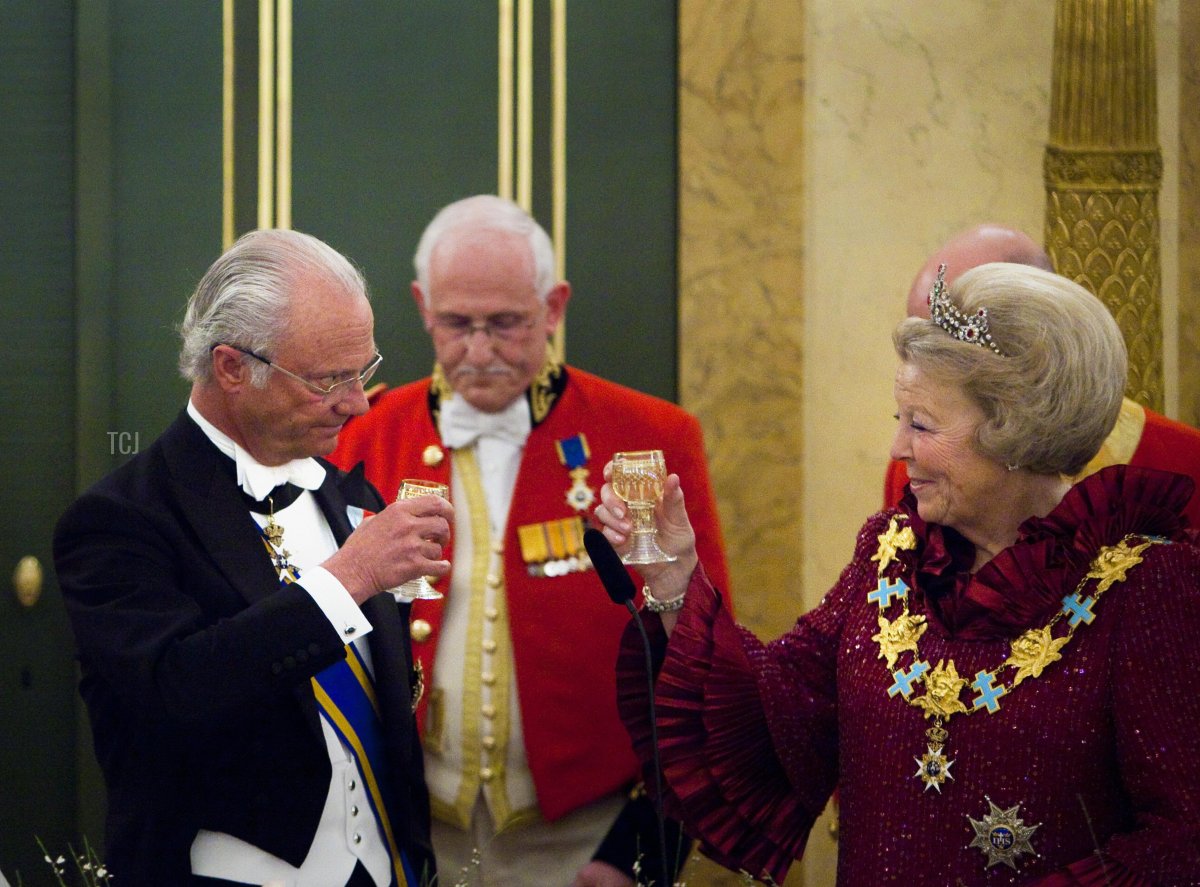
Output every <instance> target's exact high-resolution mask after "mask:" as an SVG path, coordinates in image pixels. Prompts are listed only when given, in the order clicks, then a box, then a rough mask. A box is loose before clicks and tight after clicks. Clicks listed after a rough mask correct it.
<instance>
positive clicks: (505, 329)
mask: <svg viewBox="0 0 1200 887" xmlns="http://www.w3.org/2000/svg"><path fill="white" fill-rule="evenodd" d="M536 320H537V318H536V317H530V316H528V315H526V314H511V313H506V314H491V315H489V316H487V317H485V318H484V319H483V320H472V319H471V318H469V317H463V316H462V315H461V314H439V315H437V316H436V317H434V319H433V321H432V323H431V325H432V326H433V327H434V329H438V330H441V331H442V333H443V334H445V336H446V337H447V338H450V339H469V338H471V336H473V335H475V334H476V333H479V332H481V333H484V334H485V335H487V337H488V338H489V339H499V340H500V341H502V342H513V341H515V340H517V339H519V338H521V336H522V335H524V333H525V331H526V330H527V329H529V328H530V327H531V326H533V324H534V322H535V321H536Z"/></svg>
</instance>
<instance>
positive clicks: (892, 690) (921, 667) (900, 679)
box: [888, 662, 929, 699]
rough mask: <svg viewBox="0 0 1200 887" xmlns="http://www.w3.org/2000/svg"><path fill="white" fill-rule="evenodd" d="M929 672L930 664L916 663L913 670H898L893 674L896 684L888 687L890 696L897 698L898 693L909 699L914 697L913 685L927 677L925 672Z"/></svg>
mask: <svg viewBox="0 0 1200 887" xmlns="http://www.w3.org/2000/svg"><path fill="white" fill-rule="evenodd" d="M927 671H929V663H928V662H914V663H913V664H912V668H910V669H909V670H908V671H905V670H904V669H902V668H901V669H897V670H896V671H894V672H892V677H894V678H895V679H896V683H894V684H892V685H891V686H890V687H888V696H895V695H896V694H897V693H903V694H904V698H905V699H907V698H908V697H909V696H911V695H912V691H913V684H915V683H916V682H917V681H919V680H921V678H923V677H925V672H927Z"/></svg>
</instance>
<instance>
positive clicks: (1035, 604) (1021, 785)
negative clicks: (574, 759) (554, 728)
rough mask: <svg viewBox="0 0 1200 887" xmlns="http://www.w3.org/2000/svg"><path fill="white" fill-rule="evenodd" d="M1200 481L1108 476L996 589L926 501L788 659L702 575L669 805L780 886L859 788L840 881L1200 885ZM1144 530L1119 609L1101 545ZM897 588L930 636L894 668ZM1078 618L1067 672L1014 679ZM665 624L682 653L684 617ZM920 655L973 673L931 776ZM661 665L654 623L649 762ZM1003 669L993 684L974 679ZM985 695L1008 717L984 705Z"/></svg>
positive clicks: (861, 561)
mask: <svg viewBox="0 0 1200 887" xmlns="http://www.w3.org/2000/svg"><path fill="white" fill-rule="evenodd" d="M1191 488H1192V483H1191V482H1190V481H1189V480H1187V479H1186V478H1183V477H1181V476H1177V475H1172V474H1166V473H1163V472H1157V471H1152V470H1148V469H1133V468H1129V467H1127V466H1114V467H1112V468H1108V469H1105V470H1103V471H1101V472H1099V473H1097V474H1095V475H1092V476H1091V477H1089V478H1087V479H1085V480H1083V481H1081V482H1080V483H1078V484H1076V485H1075V486H1074V487H1073V488H1072V489H1071V490H1070V491H1069V492H1068V493H1067V495H1066V496H1065V497H1064V499H1063V501H1062V502H1061V503H1060V504H1059V506H1058V507H1057V508H1056V509H1055V510H1054V511H1053V512H1052V513H1051V514H1050V515H1049V516H1047V517H1046V518H1044V519H1030V520H1028V521H1026V522H1025V523H1024V524H1023V525H1022V526H1021V529H1020V538H1019V539H1018V541H1017V542H1016V543H1015V544H1014V545H1013V546H1011V547H1010V548H1008V549H1006V550H1005V551H1003V552H1002V553H1000V554H999V555H997V556H996V557H995V558H994V559H993V560H992V561H991V562H989V563H988V564H987V565H986V566H985V567H983V568H982V569H981V570H979V572H978V573H977V574H975V575H973V576H972V575H971V574H970V573H969V570H968V568H969V566H970V564H971V562H972V559H973V556H974V550H973V548H972V546H971V544H970V543H968V542H966V541H965V540H964V539H963V538H962V537H960V536H958V535H957V534H956V533H954V532H953V531H950V530H947V529H945V528H942V527H939V526H936V525H926V524H925V523H924V522H922V521H921V519H920V518H919V517H918V516H917V514H916V506H915V502H914V500H913V499H912V497H911V494H908V495H906V497H905V499H904V500H903V501H902V502H901V504H900V506H899V507H898V508H896V509H892V510H889V511H884V512H881V513H879V514H877V515H875V516H874V517H872V518H871V519H870V520H869V521H867V523H866V525H865V526H864V527H863V528H862V530H861V531H860V532H859V535H858V541H857V545H856V549H855V553H854V559H853V561H852V562H851V563H850V565H849V566H848V567H846V569H845V570H844V571H843V573H842V575H841V577H840V579H839V580H838V583H837V584H836V585H835V586H834V588H833V589H832V590H831V591H830V592H829V593H828V594H827V595H826V596H825V599H824V600H823V601H822V603H821V605H820V606H819V607H817V608H816V609H814V610H813V611H812V612H810V613H807V614H805V615H804V616H803V617H801V618H800V619H799V620H798V621H797V623H796V625H795V627H794V628H793V629H792V630H791V631H790V632H789V633H788V634H786V635H784V636H783V637H781V638H779V639H778V640H775V641H773V642H771V643H769V644H766V645H764V644H762V643H761V642H760V641H758V640H757V639H756V638H755V637H754V636H753V635H752V634H751V633H750V632H749V631H747V630H745V629H743V628H741V627H740V626H737V625H735V624H734V623H733V621H732V620H731V619H730V618H729V615H728V612H727V611H726V610H725V609H724V608H723V607H722V606H721V604H720V601H719V599H718V598H717V597H716V595H714V594H713V593H712V591H711V587H710V585H709V583H708V580H707V579H706V578H705V576H704V574H703V570H701V569H697V571H696V573H695V575H694V576H693V578H692V582H691V586H690V587H689V589H688V595H687V603H686V605H685V607H684V608H683V610H682V611H681V613H680V619H679V622H678V625H677V627H676V629H675V631H674V632H673V633H672V635H671V638H670V643H669V645H667V648H666V652H665V660H664V661H663V662H662V666H661V670H660V672H659V677H658V681H657V706H658V738H659V746H660V749H661V756H662V762H663V769H664V779H665V783H666V788H665V795H666V797H665V803H666V807H667V811H668V813H669V814H671V815H674V816H677V817H679V818H680V819H682V820H683V821H684V822H685V823H686V824H687V827H688V830H689V832H690V833H691V834H692V835H693V836H695V837H697V838H699V839H700V840H701V842H702V843H703V845H704V846H705V848H706V852H708V854H709V855H710V856H712V857H713V858H715V859H716V860H718V861H719V862H721V863H722V864H724V865H726V866H728V867H730V868H732V869H734V870H738V869H741V870H745V871H748V872H750V873H752V874H755V875H762V874H764V873H766V874H769V875H770V876H771V877H773V878H775V880H777V881H782V880H783V877H784V875H785V874H786V872H787V869H788V867H789V865H790V864H791V863H792V861H793V860H794V859H797V858H799V857H800V856H801V854H802V853H803V851H804V845H805V842H806V840H807V838H808V832H809V829H810V828H811V827H812V824H813V822H814V820H815V819H816V817H817V816H818V815H819V814H820V813H821V811H822V810H823V809H824V806H825V803H826V801H827V800H828V799H829V796H830V794H831V792H832V791H833V789H834V786H835V785H836V786H837V787H838V793H839V801H840V830H839V858H838V884H839V885H841V887H860V885H876V884H891V883H897V884H905V885H930V887H933V885H936V887H947V885H957V884H962V885H999V884H1022V885H1030V884H1040V885H1054V887H1058V885H1073V884H1087V885H1090V884H1101V885H1102V884H1111V885H1141V884H1158V885H1164V887H1182V885H1189V884H1193V885H1197V884H1200V664H1198V663H1200V546H1197V545H1196V544H1195V543H1196V539H1197V537H1196V534H1195V533H1194V532H1192V531H1188V530H1185V529H1183V521H1182V519H1181V518H1180V513H1181V511H1182V508H1183V506H1184V503H1185V502H1186V501H1187V499H1188V496H1189V495H1190V492H1191ZM901 514H902V515H905V517H903V518H899V519H898V521H897V522H896V523H897V525H898V526H900V527H903V526H905V525H907V526H910V527H911V528H912V530H913V534H912V535H913V538H912V541H911V542H910V545H909V547H908V548H907V549H904V548H901V549H900V550H898V551H897V552H896V556H895V558H886V557H885V558H882V560H883V562H884V563H885V567H884V568H883V569H882V575H881V571H880V568H879V560H880V556H879V552H880V551H881V547H882V546H881V540H880V536H881V535H886V532H887V530H888V528H889V525H890V524H892V521H891V519H892V518H893V517H894V516H896V515H901ZM1129 534H1140V535H1139V536H1136V537H1134V538H1132V540H1131V542H1130V544H1133V543H1138V544H1142V543H1144V542H1146V541H1148V539H1146V538H1144V537H1157V538H1156V540H1155V541H1154V542H1153V544H1150V545H1148V546H1146V547H1145V548H1144V550H1142V551H1141V553H1140V557H1141V561H1140V562H1138V563H1136V564H1135V565H1133V566H1130V567H1129V568H1128V569H1126V570H1124V571H1123V572H1122V571H1118V575H1117V576H1116V577H1112V576H1111V575H1110V579H1112V581H1111V583H1110V585H1109V587H1108V588H1107V589H1106V590H1104V592H1103V594H1102V595H1101V594H1099V593H1098V592H1097V585H1098V580H1097V579H1091V580H1088V581H1087V582H1086V583H1084V585H1083V586H1082V587H1081V586H1080V582H1081V580H1082V579H1083V578H1084V577H1085V576H1086V574H1087V573H1088V572H1089V569H1091V566H1090V565H1091V563H1092V561H1093V559H1094V558H1095V557H1096V555H1097V553H1098V552H1099V550H1100V549H1101V548H1102V547H1104V546H1112V545H1114V544H1116V543H1119V542H1121V541H1122V540H1123V539H1126V538H1127V537H1129ZM1158 540H1161V541H1158ZM1167 540H1172V541H1167ZM913 543H915V544H913ZM873 556H874V557H875V558H876V559H875V560H873V559H872V558H873ZM1121 575H1123V576H1124V578H1123V579H1122V578H1120V576H1121ZM881 580H882V581H881ZM897 580H902V581H903V583H904V584H905V585H906V586H907V589H908V590H907V604H906V606H907V610H908V611H909V613H910V614H911V615H912V616H914V617H920V616H923V617H925V625H926V626H927V628H926V630H925V631H924V633H923V634H922V635H921V636H920V638H919V640H918V642H917V649H916V651H915V652H914V651H905V652H902V653H900V654H899V655H898V657H897V658H896V661H895V662H894V663H893V664H892V667H890V668H889V665H888V663H887V662H886V661H885V657H884V656H883V654H882V653H881V649H880V644H879V643H877V641H876V640H874V639H873V638H874V637H875V636H877V635H879V634H881V633H882V632H881V629H882V623H881V621H880V617H881V614H883V615H887V616H888V617H889V618H894V617H895V615H897V614H898V612H899V610H900V606H899V605H897V604H896V598H894V597H892V598H888V597H887V596H886V595H884V594H878V593H877V594H876V595H875V596H874V599H870V598H869V597H868V595H869V594H870V593H871V592H877V590H878V589H879V588H893V589H898V588H899V586H898V585H896V584H895V583H896V581H897ZM1077 591H1079V592H1080V594H1079V596H1078V598H1075V597H1074V595H1075V593H1076V592H1077ZM1067 598H1070V599H1072V600H1075V601H1076V604H1075V606H1074V607H1066V606H1065V604H1064V599H1067ZM1088 598H1091V599H1092V600H1091V603H1090V604H1089V603H1088ZM884 599H886V600H888V601H890V602H891V605H890V606H889V607H884V606H883V604H882V603H881V600H884ZM1059 611H1063V612H1062V615H1060V616H1059V617H1058V618H1057V620H1055V621H1054V623H1053V625H1052V632H1051V634H1052V636H1053V637H1054V638H1055V639H1061V637H1063V636H1065V635H1066V634H1067V629H1068V627H1069V626H1070V625H1071V624H1072V623H1075V628H1074V631H1073V634H1072V637H1071V638H1070V640H1069V642H1067V643H1065V644H1058V645H1051V649H1052V650H1054V651H1056V653H1057V655H1059V656H1061V659H1059V660H1057V661H1053V657H1052V656H1051V657H1043V658H1044V659H1048V661H1047V662H1044V663H1043V664H1044V669H1041V670H1037V669H1035V671H1037V674H1033V673H1029V674H1027V675H1026V676H1025V677H1024V679H1023V680H1021V682H1020V683H1019V684H1017V685H1014V684H1013V675H1014V672H1015V666H1014V667H1013V668H1009V667H1007V666H1005V665H1004V663H1005V661H1006V659H1007V658H1008V657H1009V656H1010V654H1011V655H1014V656H1015V651H1014V650H1013V649H1012V648H1011V647H1010V642H1011V641H1012V640H1013V639H1014V638H1017V637H1019V636H1022V635H1023V634H1024V633H1025V632H1026V631H1027V630H1028V629H1031V628H1034V629H1040V628H1042V627H1044V626H1046V625H1047V624H1048V623H1050V622H1051V620H1052V619H1054V614H1055V613H1057V612H1059ZM1088 614H1091V619H1090V621H1088ZM646 617H647V618H646V619H645V623H646V628H647V631H649V632H650V633H651V634H652V636H653V637H654V638H655V640H656V642H657V645H658V647H659V653H660V654H661V653H662V649H661V647H662V644H663V642H664V640H665V636H664V634H663V631H662V624H661V621H660V620H659V619H658V618H657V617H654V616H652V615H650V614H646ZM917 621H919V619H918V620H917ZM921 662H924V663H925V664H926V665H927V666H928V667H929V668H930V669H933V668H935V667H939V666H943V665H944V663H951V662H952V663H953V664H954V666H955V667H956V669H957V674H958V675H959V676H962V678H963V679H964V681H965V686H964V687H963V688H962V692H961V696H959V697H958V698H959V699H961V702H962V704H963V708H964V709H966V711H963V712H956V713H954V714H952V715H950V716H949V717H948V718H947V719H946V720H945V724H944V728H945V730H946V731H947V733H948V737H947V738H946V740H945V743H944V746H943V748H942V752H941V753H942V755H943V756H944V760H945V762H946V763H947V764H948V769H947V768H946V767H942V768H934V769H935V770H939V769H940V775H941V776H942V777H943V778H942V779H941V781H940V782H938V781H936V780H933V779H927V778H924V777H922V775H921V771H923V770H925V769H926V768H924V767H922V763H921V762H922V758H923V757H924V756H925V755H926V754H927V753H928V752H929V739H928V735H927V733H926V731H927V730H928V729H929V728H930V727H931V726H932V725H933V723H934V721H933V720H931V719H930V718H927V717H926V716H925V712H924V711H923V710H922V708H920V707H917V706H916V705H914V704H912V703H911V701H910V700H906V698H905V696H904V694H903V692H902V688H901V687H897V685H898V684H903V681H902V680H901V678H900V674H901V673H910V672H911V671H912V668H913V666H914V665H918V664H919V663H921ZM644 668H645V659H644V653H643V650H642V643H641V639H640V636H639V635H638V633H637V632H636V631H634V630H633V626H632V624H631V626H630V630H628V631H627V632H626V635H625V638H624V642H623V646H622V656H621V660H620V663H619V665H618V670H619V672H620V682H619V692H620V706H621V712H622V717H623V718H624V720H625V723H626V726H627V727H628V728H629V731H630V735H631V736H632V737H633V740H634V745H635V749H636V751H637V752H638V754H639V756H640V757H641V758H642V760H643V761H647V762H648V761H649V758H650V748H651V746H650V734H649V720H648V716H647V708H646V679H645V674H644ZM1027 671H1028V669H1027ZM985 672H988V673H991V674H992V675H995V676H996V677H995V681H994V683H993V682H992V681H990V680H989V679H988V676H987V675H986V674H984V675H983V678H984V680H983V682H982V683H981V684H980V685H979V687H977V688H973V687H972V683H973V681H974V680H975V679H976V678H977V676H980V675H981V673H985ZM927 673H928V672H927ZM996 685H999V686H1005V685H1007V689H1008V692H1007V693H1005V694H1004V695H997V692H996V691H995V690H994V687H995V686H996ZM914 686H915V687H916V688H917V689H916V691H915V692H913V694H912V696H911V697H910V699H915V698H919V694H920V692H921V689H922V688H921V684H920V682H916V683H914V684H912V685H910V686H909V689H912V688H913V687H914ZM889 691H891V695H889ZM926 692H932V691H931V690H927V691H926ZM976 697H982V698H983V699H984V700H988V699H990V700H991V702H992V704H993V705H994V706H995V711H989V710H988V705H987V704H986V702H980V704H979V705H980V707H979V708H978V709H973V708H972V706H973V705H974V702H973V699H974V698H976ZM646 769H647V778H646V782H647V785H649V786H651V787H653V786H654V779H653V777H652V775H651V772H652V771H651V770H650V767H649V764H647V768H646ZM935 783H936V784H935ZM1097 847H1099V848H1102V851H1103V853H1102V854H1100V853H1098V852H1097ZM1014 851H1015V852H1014Z"/></svg>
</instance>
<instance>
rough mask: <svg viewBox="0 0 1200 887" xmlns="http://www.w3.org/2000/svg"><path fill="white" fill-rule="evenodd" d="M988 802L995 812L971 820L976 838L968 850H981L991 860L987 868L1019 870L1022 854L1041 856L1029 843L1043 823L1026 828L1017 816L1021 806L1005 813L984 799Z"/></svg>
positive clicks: (990, 801)
mask: <svg viewBox="0 0 1200 887" xmlns="http://www.w3.org/2000/svg"><path fill="white" fill-rule="evenodd" d="M984 798H985V799H986V800H987V802H988V807H990V808H991V809H990V810H989V812H988V813H987V814H985V815H984V817H983V819H972V818H971V817H970V816H968V817H967V821H968V822H970V823H971V828H973V829H975V838H974V840H972V841H971V843H970V844H968V845H967V846H968V847H978V848H979V849H980V850H982V851H983V854H984V855H985V856H986V857H987V859H988V863H987V866H986V867H987V868H991V867H992V866H994V865H997V864H998V863H1004V864H1005V865H1006V866H1008V867H1009V868H1011V869H1014V870H1015V869H1016V867H1017V857H1018V856H1020V855H1021V854H1022V853H1032V854H1033V855H1034V856H1036V855H1037V854H1036V853H1034V850H1033V846H1032V845H1031V844H1030V843H1029V838H1030V836H1032V835H1033V833H1034V832H1035V831H1037V830H1038V829H1039V828H1041V823H1038V824H1037V825H1026V824H1025V823H1024V821H1022V820H1021V819H1020V818H1019V817H1018V816H1017V810H1018V809H1019V808H1020V806H1021V805H1020V804H1013V806H1011V807H1009V808H1008V809H1007V810H1001V809H1000V808H999V807H997V806H996V805H995V804H994V803H993V802H992V799H991V798H989V797H987V795H984Z"/></svg>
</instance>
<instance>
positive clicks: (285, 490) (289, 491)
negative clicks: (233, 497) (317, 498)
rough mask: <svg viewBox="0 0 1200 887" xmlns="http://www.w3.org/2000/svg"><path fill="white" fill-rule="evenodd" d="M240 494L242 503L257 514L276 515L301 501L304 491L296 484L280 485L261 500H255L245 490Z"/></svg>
mask: <svg viewBox="0 0 1200 887" xmlns="http://www.w3.org/2000/svg"><path fill="white" fill-rule="evenodd" d="M238 492H239V493H241V494H242V502H244V503H245V505H246V507H247V508H249V509H250V510H251V511H253V512H254V513H255V514H274V513H275V512H277V511H283V509H285V508H287V507H288V506H289V505H291V504H292V503H293V502H295V501H296V500H297V499H299V498H300V494H301V493H303V492H304V490H303V489H302V488H301V487H298V486H296V485H295V484H280V485H279V486H277V487H275V488H274V489H273V490H271V491H270V492H269V493H267V495H265V496H263V497H262V498H261V499H255V498H254V497H253V496H251V495H250V494H249V493H247V492H246V491H245V490H238Z"/></svg>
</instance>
